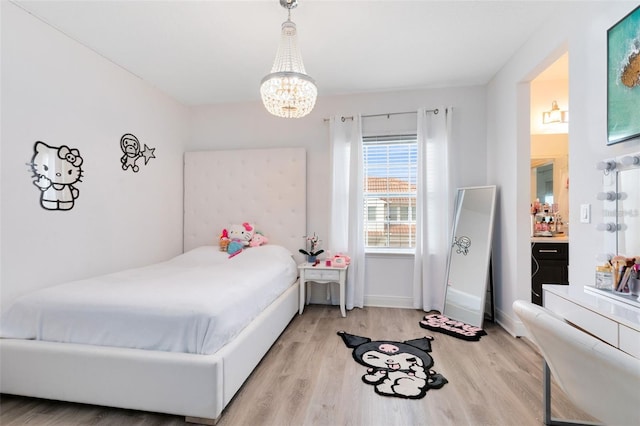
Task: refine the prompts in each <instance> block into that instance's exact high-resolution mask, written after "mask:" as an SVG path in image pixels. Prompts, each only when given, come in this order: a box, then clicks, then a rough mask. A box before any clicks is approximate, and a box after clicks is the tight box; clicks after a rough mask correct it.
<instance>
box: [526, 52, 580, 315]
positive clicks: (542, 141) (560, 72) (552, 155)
mask: <svg viewBox="0 0 640 426" xmlns="http://www.w3.org/2000/svg"><path fill="white" fill-rule="evenodd" d="M529 95H530V114H531V117H530V119H531V122H530V132H531V134H530V145H531V146H530V155H531V158H530V176H531V180H530V185H531V187H530V203H531V212H530V213H531V217H530V226H531V228H530V233H531V301H532V302H533V303H537V304H539V305H541V304H542V284H552V283H553V284H565V285H566V284H569V278H568V267H569V234H570V231H569V229H570V223H569V54H568V53H564V54H563V55H562V56H560V57H559V58H558V59H557V60H556V61H555V62H553V63H552V64H551V65H550V66H549V67H548V68H546V69H545V70H544V71H542V72H541V73H540V74H539V75H538V76H537V77H536V78H534V79H533V80H532V81H531V84H530V94H529Z"/></svg>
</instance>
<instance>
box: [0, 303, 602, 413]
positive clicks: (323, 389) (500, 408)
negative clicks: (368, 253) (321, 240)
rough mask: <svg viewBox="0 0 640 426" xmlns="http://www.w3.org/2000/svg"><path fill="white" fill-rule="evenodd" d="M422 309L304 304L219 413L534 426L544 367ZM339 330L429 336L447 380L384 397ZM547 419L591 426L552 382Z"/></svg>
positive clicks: (525, 344)
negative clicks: (448, 330) (462, 334)
mask: <svg viewBox="0 0 640 426" xmlns="http://www.w3.org/2000/svg"><path fill="white" fill-rule="evenodd" d="M423 315H424V313H423V312H422V311H417V310H412V309H391V308H365V309H354V310H352V311H349V312H348V313H347V317H346V318H342V317H341V316H340V311H339V309H338V308H337V307H334V306H321V305H311V306H308V307H307V308H306V309H305V311H304V314H303V315H301V316H300V315H297V316H296V317H295V318H294V319H293V321H292V322H291V324H289V326H288V327H287V329H286V330H285V331H284V333H283V334H282V336H280V338H279V339H278V340H277V341H276V343H275V344H274V345H273V347H272V348H271V350H270V351H269V352H268V353H267V355H266V356H265V358H264V359H263V360H262V362H261V363H260V364H259V365H258V367H257V368H256V370H255V371H254V372H253V374H252V375H251V377H250V378H249V379H248V380H247V382H246V383H245V384H244V386H243V387H242V388H241V389H240V391H239V392H238V394H237V395H236V396H235V398H234V399H233V400H232V401H231V403H230V404H229V406H227V408H226V409H225V411H224V412H223V414H222V417H221V419H220V421H219V422H218V425H219V426H235V425H274V426H281V425H283V426H284V425H327V426H329V425H331V426H334V425H351V426H360V425H362V426H377V425H380V426H383V425H384V426H394V425H398V426H409V425H523V426H526V425H541V424H542V414H543V412H542V410H543V408H542V384H541V383H542V361H541V357H540V355H539V354H538V352H537V350H536V349H535V347H534V346H533V345H532V344H531V343H530V342H529V341H528V340H527V339H524V338H518V339H516V338H513V337H511V335H509V334H508V333H507V332H505V331H504V330H503V329H502V328H501V327H500V326H498V325H497V324H493V323H486V322H485V330H486V331H487V333H488V335H486V336H483V337H482V339H480V341H478V342H467V341H464V340H461V339H457V338H454V337H451V336H447V335H445V334H441V333H435V332H431V331H429V330H425V329H422V328H420V327H419V326H418V321H419V320H420V319H421V318H422V316H423ZM339 330H344V331H347V332H348V333H351V334H356V335H360V336H366V337H369V338H371V339H372V340H398V341H403V340H410V339H415V338H419V337H422V336H424V335H431V336H433V337H434V338H435V340H434V341H433V342H432V352H431V355H432V357H433V359H434V366H433V369H434V370H435V371H436V372H437V373H440V374H442V375H443V376H444V377H446V378H447V380H448V381H449V383H447V384H446V385H444V387H443V388H441V389H432V390H430V391H428V392H427V395H426V396H425V397H424V398H422V399H419V400H407V399H401V398H393V397H383V396H380V395H378V394H376V393H375V392H374V389H373V387H372V386H371V385H368V384H365V383H364V382H363V381H362V380H361V376H362V375H363V374H364V373H365V367H363V366H362V365H360V364H358V363H356V362H355V361H354V360H353V358H352V357H351V349H348V348H347V347H346V346H345V345H344V343H343V341H342V339H341V338H340V336H338V335H337V334H336V333H337V332H338V331H339ZM552 395H553V398H552V400H553V405H552V414H553V415H554V416H555V417H561V418H571V419H582V420H591V421H593V419H591V418H589V417H588V416H587V415H586V414H584V413H582V412H580V411H579V410H577V409H576V408H574V407H573V405H572V404H571V403H570V402H568V400H567V398H566V397H565V396H564V394H563V393H562V392H561V391H560V390H559V389H558V388H557V386H555V384H553V387H552ZM0 424H1V425H3V426H14V425H64V426H73V425H140V426H142V425H184V418H183V417H178V416H171V415H163V414H156V413H145V412H140V411H133V410H121V409H113V408H105V407H98V406H92V405H83V404H73V403H64V402H55V401H47V400H41V399H33V398H24V397H17V396H11V395H2V396H1V398H0Z"/></svg>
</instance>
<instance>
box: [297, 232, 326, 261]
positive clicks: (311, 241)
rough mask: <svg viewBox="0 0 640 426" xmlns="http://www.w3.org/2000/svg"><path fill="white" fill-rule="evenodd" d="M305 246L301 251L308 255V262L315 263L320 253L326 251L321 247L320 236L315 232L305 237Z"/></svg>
mask: <svg viewBox="0 0 640 426" xmlns="http://www.w3.org/2000/svg"><path fill="white" fill-rule="evenodd" d="M304 241H305V244H304V245H305V247H304V249H300V250H299V251H300V253H302V254H304V255H305V256H307V262H309V263H315V262H316V260H317V257H318V255H319V254H321V253H324V250H322V249H320V243H321V242H322V241H321V240H320V238H319V237H318V236H317V235H316V233H315V232H314V233H313V235H312V236H308V235H306V236H305V237H304Z"/></svg>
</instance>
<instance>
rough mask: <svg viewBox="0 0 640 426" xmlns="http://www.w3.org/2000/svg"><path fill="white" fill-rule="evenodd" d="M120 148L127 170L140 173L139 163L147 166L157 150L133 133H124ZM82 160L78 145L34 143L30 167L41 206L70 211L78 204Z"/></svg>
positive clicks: (47, 208)
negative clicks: (71, 146)
mask: <svg viewBox="0 0 640 426" xmlns="http://www.w3.org/2000/svg"><path fill="white" fill-rule="evenodd" d="M120 149H121V150H122V153H123V154H124V155H123V156H122V157H121V158H120V164H121V166H122V170H124V171H126V170H129V169H131V170H132V171H133V172H134V173H137V172H138V171H139V170H140V165H147V164H148V163H149V160H151V159H152V158H156V156H155V150H156V149H155V148H149V147H148V146H147V144H144V149H141V148H140V141H139V140H138V138H137V137H136V136H135V135H133V134H131V133H125V134H124V135H122V137H121V138H120ZM140 158H144V164H143V163H142V162H138V160H139V159H140ZM83 161H84V159H83V158H82V156H81V155H80V151H79V150H78V149H77V148H70V147H68V146H67V145H61V146H53V145H49V144H47V143H45V142H42V141H37V142H36V143H35V144H34V145H33V156H32V157H31V162H29V163H27V166H29V167H30V171H31V173H32V176H31V177H32V178H33V179H34V180H33V181H32V182H33V184H34V185H35V186H36V187H37V188H38V189H39V190H40V206H41V207H42V208H43V209H45V210H59V211H67V210H71V209H72V208H73V207H74V206H75V201H76V199H77V198H78V196H79V195H80V190H79V189H78V188H77V186H76V185H77V184H78V183H79V182H82V177H83V172H84V171H83V169H82V164H83Z"/></svg>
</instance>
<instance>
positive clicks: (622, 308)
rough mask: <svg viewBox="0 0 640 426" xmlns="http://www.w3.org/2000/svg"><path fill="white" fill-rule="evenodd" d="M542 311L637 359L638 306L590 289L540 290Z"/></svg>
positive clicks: (560, 287)
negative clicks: (550, 312)
mask: <svg viewBox="0 0 640 426" xmlns="http://www.w3.org/2000/svg"><path fill="white" fill-rule="evenodd" d="M542 291H543V304H544V307H545V308H547V309H549V310H551V311H553V312H554V313H556V314H557V315H559V316H561V317H563V318H564V319H566V320H567V321H569V322H571V323H572V324H574V325H575V326H577V327H579V328H581V329H583V330H585V331H586V332H588V333H590V334H592V335H594V336H596V337H597V338H599V339H600V340H603V341H605V342H607V343H609V344H610V345H612V346H615V347H616V348H618V349H620V350H622V351H624V352H626V353H628V354H630V355H632V356H634V357H636V358H640V303H639V302H638V301H637V300H634V301H624V300H618V299H615V298H613V297H608V296H606V295H604V294H601V290H597V289H595V288H594V287H590V286H584V287H583V286H577V285H568V286H567V285H552V284H545V285H543V286H542Z"/></svg>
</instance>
